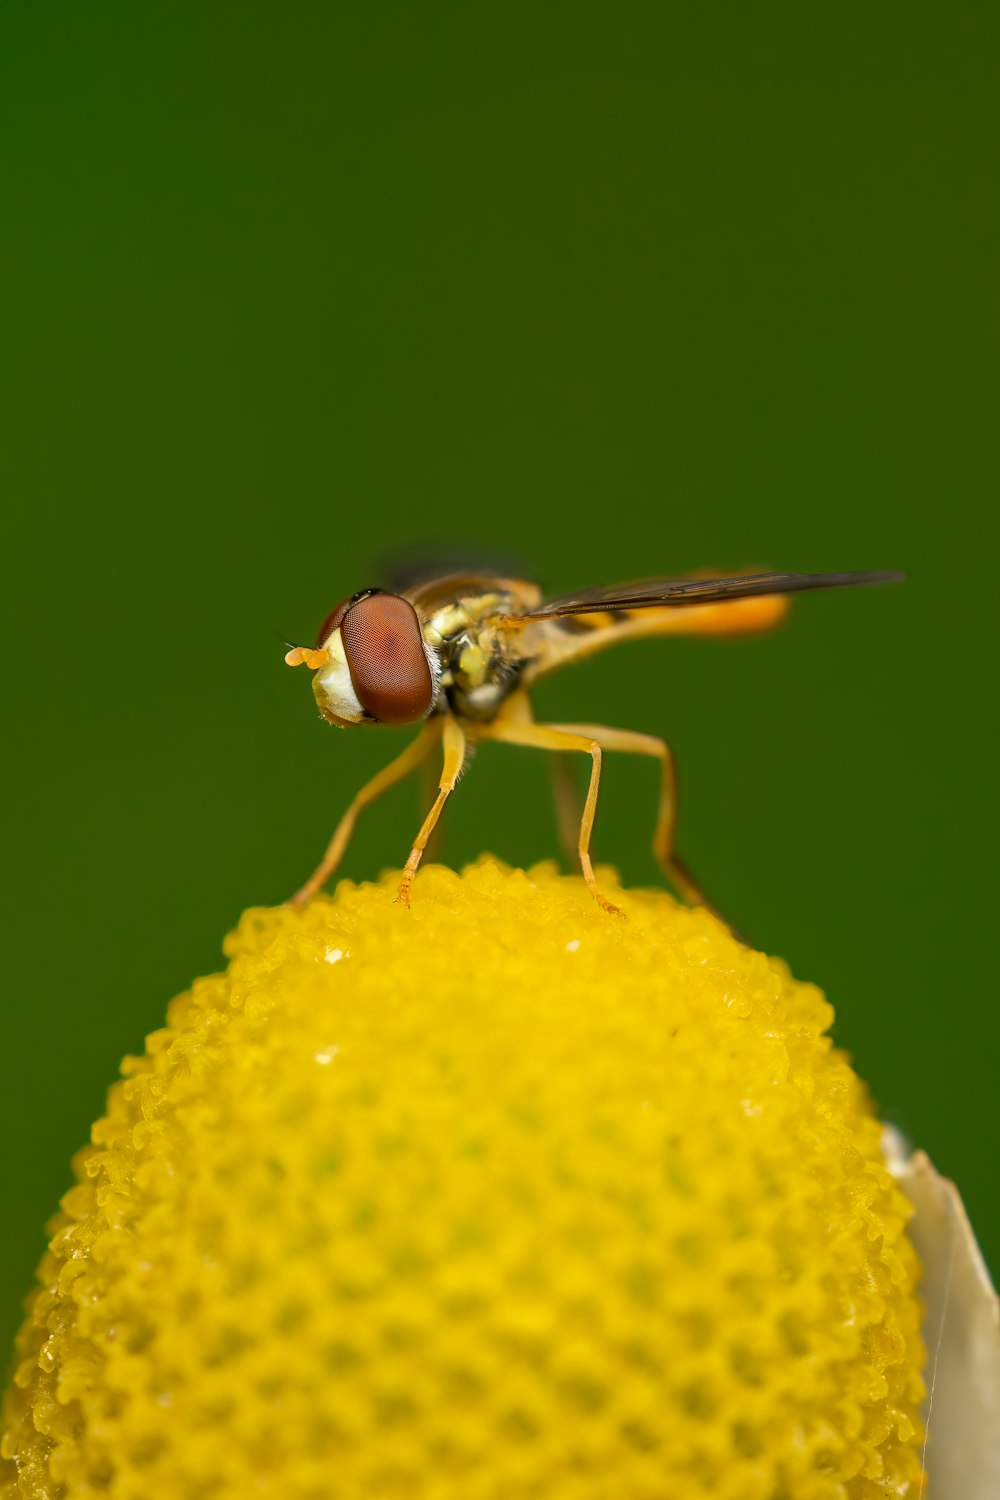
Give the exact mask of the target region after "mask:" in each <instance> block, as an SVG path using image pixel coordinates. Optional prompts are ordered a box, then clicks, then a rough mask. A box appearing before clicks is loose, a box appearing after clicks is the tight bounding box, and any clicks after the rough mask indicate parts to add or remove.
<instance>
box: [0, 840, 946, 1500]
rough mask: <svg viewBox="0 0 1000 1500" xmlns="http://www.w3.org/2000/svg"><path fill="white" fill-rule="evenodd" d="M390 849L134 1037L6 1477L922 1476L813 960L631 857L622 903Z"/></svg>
mask: <svg viewBox="0 0 1000 1500" xmlns="http://www.w3.org/2000/svg"><path fill="white" fill-rule="evenodd" d="M398 878H399V877H398V875H396V876H386V877H385V879H384V880H383V882H382V883H381V884H380V885H375V886H373V885H368V886H361V887H354V886H350V885H342V886H341V887H340V889H339V892H338V894H337V897H336V899H335V900H327V899H320V900H317V901H316V902H314V903H313V904H312V905H311V906H310V907H308V908H307V909H306V910H305V911H304V912H298V911H292V910H290V909H284V908H282V909H278V910H273V911H272V910H262V911H252V912H248V913H247V914H246V916H245V917H244V918H243V921H242V923H241V924H240V927H239V930H238V931H237V932H236V934H235V935H234V936H233V937H232V938H231V939H230V940H229V943H228V946H227V951H228V954H229V958H230V964H229V968H228V971H227V972H226V973H225V974H220V975H216V976H213V977H211V978H209V979H203V980H199V981H198V982H197V983H196V984H195V985H194V987H193V989H192V990H191V991H190V992H189V993H188V994H186V995H182V996H180V997H179V998H178V999H176V1000H175V1001H174V1002H173V1003H172V1005H171V1007H170V1012H169V1017H168V1026H167V1028H166V1029H164V1030H163V1031H159V1032H156V1033H154V1034H153V1035H152V1036H151V1037H150V1038H149V1042H148V1046H147V1050H146V1054H145V1056H143V1057H141V1058H131V1059H129V1060H128V1061H127V1063H126V1065H125V1075H126V1076H125V1080H124V1081H123V1082H120V1083H118V1084H116V1085H115V1087H114V1088H113V1089H112V1091H111V1095H110V1100H109V1105H108V1113H107V1116H106V1117H105V1118H104V1119H103V1120H101V1121H100V1122H99V1123H98V1124H97V1125H96V1126H95V1127H94V1131H93V1145H92V1146H91V1147H89V1148H88V1149H87V1150H85V1151H84V1152H83V1153H81V1155H80V1156H79V1158H78V1161H77V1176H78V1181H79V1185H78V1186H76V1187H74V1188H73V1189H72V1190H71V1191H70V1192H69V1193H67V1195H66V1197H65V1199H64V1200H63V1213H62V1215H61V1217H60V1219H59V1220H58V1221H57V1225H56V1227H55V1237H54V1239H53V1241H52V1245H51V1249H50V1251H49V1253H48V1255H47V1257H46V1259H45V1261H44V1263H43V1266H42V1270H41V1282H42V1286H41V1288H40V1290H39V1291H38V1292H37V1293H36V1296H35V1300H34V1303H33V1306H32V1308H31V1311H30V1314H29V1318H28V1321H27V1323H26V1325H25V1327H24V1330H23V1332H22V1334H21V1340H20V1358H21V1363H20V1366H19V1369H18V1372H17V1376H16V1381H15V1386H14V1388H13V1390H12V1393H11V1396H10V1398H9V1403H8V1412H7V1422H6V1429H5V1436H4V1440H3V1454H4V1455H5V1457H6V1459H7V1460H8V1461H7V1462H6V1463H4V1464H3V1465H2V1469H3V1472H4V1480H3V1481H0V1493H2V1494H4V1495H7V1496H15V1495H16V1496H32V1497H42V1496H44V1497H48V1500H55V1497H61V1496H66V1497H70V1496H72V1497H83V1496H88V1497H91V1496H98V1495H100V1496H110V1497H112V1500H249V1497H251V1496H262V1497H268V1496H274V1497H281V1500H397V1497H398V1500H618V1497H621V1500H695V1497H701V1496H706V1497H707V1496H711V1497H713V1500H834V1497H838V1500H844V1497H851V1500H862V1497H864V1500H875V1497H878V1500H885V1497H886V1496H892V1495H903V1494H906V1493H909V1494H910V1495H911V1496H912V1495H913V1494H915V1493H916V1485H917V1480H918V1476H919V1472H920V1460H919V1451H920V1431H919V1422H918V1418H917V1415H916V1409H917V1406H918V1404H919V1402H920V1400H921V1397H922V1393H923V1388H922V1383H921V1378H920V1369H921V1366H922V1363H923V1349H922V1346H921V1342H920V1337H919V1331H918V1329H919V1320H920V1309H919V1304H918V1301H917V1298H916V1296H915V1295H914V1283H915V1279H916V1275H917V1266H916V1259H915V1256H914V1253H913V1251H912V1249H911V1248H910V1244H909V1241H908V1239H907V1238H906V1236H905V1234H904V1225H905V1222H906V1219H907V1215H908V1208H907V1204H906V1202H905V1200H904V1198H903V1197H902V1194H901V1193H900V1191H899V1188H898V1187H897V1186H896V1184H895V1182H894V1180H893V1178H892V1177H891V1175H890V1173H889V1172H888V1170H887V1169H886V1166H885V1165H884V1163H883V1158H882V1153H881V1148H880V1128H879V1125H878V1122H877V1120H876V1119H875V1117H874V1115H873V1113H872V1109H871V1105H870V1103H869V1100H868V1098H867V1096H866V1093H865V1091H864V1089H863V1087H862V1085H861V1084H860V1083H859V1081H858V1079H857V1078H856V1077H855V1075H854V1073H853V1072H852V1070H851V1067H850V1065H849V1063H848V1060H847V1058H846V1057H845V1056H844V1055H843V1054H842V1053H840V1052H838V1051H837V1050H836V1049H835V1048H834V1047H833V1046H832V1045H831V1043H830V1040H829V1037H828V1036H827V1028H828V1027H829V1024H830V1021H831V1015H832V1013H831V1010H830V1007H829V1006H828V1005H827V1003H826V1002H825V1000H824V999H823V997H822V995H821V994H820V993H819V991H818V990H816V989H815V988H813V987H812V986H811V985H805V984H798V983H796V982H795V981H794V980H792V979H791V978H790V976H789V974H788V971H787V969H786V968H785V966H784V965H783V964H782V963H780V962H779V961H778V960H775V959H769V958H766V957H765V956H764V955H763V954H760V953H756V952H754V951H752V950H751V949H748V948H745V947H741V946H740V945H739V944H738V943H737V942H736V941H734V939H733V938H731V937H730V935H729V934H728V933H727V932H726V931H725V930H724V929H723V928H722V926H721V925H720V924H719V923H718V922H717V921H715V920H714V919H713V918H712V917H710V916H708V915H706V914H705V913H703V912H695V911H688V910H686V909H684V908H682V907H679V906H677V905H676V904H675V903H674V902H673V901H672V900H671V899H670V898H669V897H668V896H666V895H663V894H660V893H653V892H636V891H631V892H625V893H622V892H620V891H616V890H614V889H610V887H611V886H613V884H614V882H613V878H612V877H611V876H610V874H605V877H604V878H605V881H606V883H607V885H608V886H609V893H610V894H611V896H612V899H613V900H615V901H616V902H619V901H620V902H621V904H622V905H623V906H624V908H625V910H626V912H627V915H628V920H627V921H625V922H622V921H618V920H615V919H612V918H609V917H607V916H606V915H605V914H604V913H602V912H601V911H600V910H599V909H598V908H597V907H596V906H595V904H594V902H593V901H592V900H591V897H590V895H589V894H588V892H587V890H586V889H585V887H584V886H583V884H582V882H581V881H580V880H577V879H569V878H566V877H562V876H559V875H557V874H555V873H554V871H553V870H552V869H551V868H549V867H540V868H538V869H536V870H534V871H531V872H530V873H528V874H524V873H522V872H519V871H510V870H506V869H503V868H501V867H499V866H498V865H497V864H496V863H495V862H493V861H491V860H488V859H484V860H482V861H480V863H479V864H477V865H475V866H473V867H472V868H470V869H469V870H467V871H466V872H465V874H464V875H463V876H461V877H460V876H458V875H455V874H453V873H451V872H450V871H447V870H445V869H442V868H437V867H435V868H431V869H429V870H428V871H426V873H424V874H423V875H422V876H421V877H420V878H419V880H418V882H417V887H416V892H415V899H414V904H413V907H412V909H411V910H409V911H405V910H403V909H402V908H401V907H399V906H395V905H393V903H392V901H391V893H392V892H393V891H394V890H395V887H396V884H397V883H398ZM908 1487H909V1488H908Z"/></svg>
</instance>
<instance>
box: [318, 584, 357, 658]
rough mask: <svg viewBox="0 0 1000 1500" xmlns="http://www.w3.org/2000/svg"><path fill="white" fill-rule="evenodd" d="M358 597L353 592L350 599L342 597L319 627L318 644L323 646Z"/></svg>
mask: <svg viewBox="0 0 1000 1500" xmlns="http://www.w3.org/2000/svg"><path fill="white" fill-rule="evenodd" d="M358 597H359V596H358V595H357V594H352V595H351V597H350V598H349V599H341V601H340V603H339V604H338V605H337V607H336V608H335V609H331V611H330V613H329V614H328V615H327V617H326V619H325V620H324V621H323V623H322V625H321V626H320V627H319V630H318V631H317V632H316V645H317V646H322V644H323V642H324V641H325V640H326V638H327V636H328V635H331V634H332V633H333V631H335V630H336V628H337V626H338V625H339V624H340V622H341V620H342V619H343V618H344V616H345V615H346V613H347V611H348V610H349V609H350V607H351V605H352V604H353V603H354V601H355V599H357V598H358Z"/></svg>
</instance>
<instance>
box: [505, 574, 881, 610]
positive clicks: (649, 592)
mask: <svg viewBox="0 0 1000 1500" xmlns="http://www.w3.org/2000/svg"><path fill="white" fill-rule="evenodd" d="M905 576H906V575H905V574H903V573H894V572H883V573H746V574H743V575H741V576H740V577H733V578H647V579H643V580H642V581H641V582H639V583H622V584H618V585H616V586H612V587H610V588H595V589H584V590H583V591H582V592H580V593H578V594H563V595H562V596H561V597H560V598H558V599H548V600H546V602H545V603H544V604H540V605H538V607H537V608H536V609H531V610H528V611H526V612H525V613H523V614H519V615H517V616H513V617H510V618H515V619H517V620H518V621H527V620H552V619H557V618H559V617H561V616H564V615H589V614H596V613H600V612H601V611H606V610H629V609H663V608H676V609H683V608H684V607H685V606H690V605H694V604H722V603H725V602H726V601H728V600H730V599H750V598H752V597H753V596H754V595H761V594H797V593H802V592H804V591H805V590H807V589H842V588H855V587H857V586H858V585H861V584H869V583H896V582H898V581H899V580H900V579H902V578H904V577H905Z"/></svg>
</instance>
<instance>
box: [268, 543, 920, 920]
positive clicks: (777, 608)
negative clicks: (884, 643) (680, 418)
mask: <svg viewBox="0 0 1000 1500" xmlns="http://www.w3.org/2000/svg"><path fill="white" fill-rule="evenodd" d="M900 577H902V575H901V574H899V573H756V574H745V575H741V576H737V577H721V578H720V577H716V578H709V577H705V578H702V577H693V578H685V579H663V578H659V579H651V580H647V581H644V582H641V583H633V584H624V585H621V586H619V587H617V588H608V589H590V590H587V591H585V592H583V593H580V594H576V595H566V596H564V597H561V598H557V599H551V600H549V601H547V602H544V603H543V602H542V596H541V590H540V589H539V588H538V587H537V585H535V584H533V583H529V582H525V581H524V580H520V579H510V578H499V577H493V576H492V575H488V574H451V575H448V576H447V577H442V578H436V579H433V580H430V581H428V582H424V583H420V584H417V585H415V586H414V587H413V588H410V589H408V590H407V591H406V592H404V593H401V594H393V593H386V592H383V591H382V590H380V589H365V590H364V591H362V592H361V593H359V594H354V595H352V596H351V597H350V598H349V599H345V600H344V601H343V602H342V603H341V604H339V605H338V606H337V607H336V609H334V610H332V611H331V612H330V614H329V615H328V616H327V617H326V619H325V620H324V622H323V625H322V626H321V628H320V632H319V636H318V639H317V645H316V647H315V648H314V649H309V648H307V647H302V646H293V647H291V648H290V650H289V651H288V653H287V655H286V657H285V660H286V662H287V663H288V664H289V666H298V665H300V664H303V663H304V664H305V665H306V666H308V667H310V668H311V669H312V671H313V673H314V677H313V692H314V694H315V697H316V702H317V704H318V705H319V709H320V712H321V714H322V715H323V717H324V718H325V719H326V720H327V721H328V722H329V723H331V724H334V725H336V726H338V727H339V728H346V727H347V726H348V725H351V724H389V725H403V724H415V723H420V724H421V725H422V728H421V730H420V732H419V734H418V735H417V737H416V739H415V740H413V741H412V742H411V743H410V744H409V745H408V746H407V748H406V749H405V750H404V751H403V752H402V754H401V755H399V756H398V757H397V758H396V759H395V760H394V761H392V762H390V764H389V765H388V766H386V767H385V768H384V769H383V770H382V771H380V772H379V773H378V775H376V776H375V777H373V778H372V780H371V781H370V782H368V783H367V785H365V786H364V787H362V789H361V790H360V791H359V792H358V794H357V795H356V797H355V798H354V800H353V802H351V804H350V806H349V807H348V809H347V811H346V812H345V813H344V815H343V817H342V818H341V820H340V823H339V824H338V826H337V829H336V831H335V832H334V835H333V838H332V839H331V841H330V844H329V847H328V848H327V851H326V854H325V855H324V857H323V859H322V861H321V862H320V864H319V866H318V867H317V869H316V870H315V871H314V873H313V874H312V875H311V876H310V877H309V879H308V880H307V881H306V883H305V885H304V886H303V887H302V888H301V890H299V891H298V892H297V893H296V895H295V896H294V897H293V898H292V899H293V902H294V903H296V904H300V903H303V902H305V901H308V900H309V899H310V897H311V896H313V895H315V894H316V892H317V891H318V890H319V889H320V888H321V887H322V886H323V885H324V884H325V883H326V881H327V880H328V879H329V878H330V876H331V875H332V874H333V872H334V870H335V869H336V868H337V865H338V864H339V863H340V860H341V859H342V857H343V854H344V850H345V849H346V848H347V844H348V841H349V839H350V837H351V834H352V832H353V830H354V825H355V823H356V822H357V818H358V815H359V813H360V812H361V811H362V809H363V808H365V807H367V806H368V805H369V804H370V803H371V802H373V801H375V799H376V798H377V797H378V796H380V795H381V793H382V792H384V791H385V790H386V789H387V788H388V787H390V786H393V785H394V784H395V783H396V782H397V781H400V780H401V779H402V778H403V777H404V776H406V775H408V774H409V772H410V771H412V770H414V769H415V768H416V767H417V766H418V765H420V764H421V762H423V761H424V760H425V759H426V758H427V757H428V756H429V755H430V753H431V752H432V750H434V749H435V748H436V747H439V748H440V749H441V751H442V755H443V768H442V771H441V776H440V780H439V783H438V793H437V797H436V799H435V801H434V804H433V806H432V807H431V809H430V812H429V813H428V814H427V817H426V818H425V819H424V822H423V825H422V827H421V829H420V831H419V833H418V834H417V837H416V840H415V841H414V844H413V848H412V850H411V852H410V856H409V858H408V860H407V862H406V865H405V868H404V871H403V878H402V881H401V883H400V888H399V896H398V900H399V901H401V902H402V903H403V904H404V905H409V901H410V890H411V887H412V884H413V877H414V875H415V874H416V871H417V867H418V865H419V863H420V859H421V856H422V854H423V851H424V849H425V848H426V846H427V841H428V839H429V838H430V836H431V833H432V832H433V830H434V827H435V824H436V823H437V821H438V818H439V817H440V815H441V812H442V810H443V808H444V805H445V803H446V802H447V800H448V797H449V796H450V795H451V793H452V792H453V791H454V789H455V785H456V783H457V781H458V778H459V775H460V774H461V771H462V766H463V764H464V762H465V758H466V754H467V752H468V749H469V747H470V746H471V745H475V744H478V743H482V742H483V741H485V740H496V741H500V742H502V743H505V744H513V745H528V746H534V747H536V748H538V749H542V750H552V751H560V752H561V751H576V752H581V753H584V754H587V755H589V756H590V758H591V773H590V784H589V788H588V791H587V798H586V802H585V805H584V809H583V814H582V817H581V818H580V821H579V833H578V838H577V850H578V853H579V857H580V864H581V867H582V870H583V874H584V878H585V879H586V881H587V884H588V885H589V887H590V889H591V891H592V893H593V895H594V897H595V898H596V900H597V901H598V902H599V903H600V905H601V906H602V907H604V909H605V910H606V911H610V912H616V911H617V908H616V907H614V906H612V905H611V903H610V902H609V901H607V900H606V899H605V897H604V896H603V895H602V894H601V892H600V890H599V888H598V885H597V881H596V880H595V878H594V871H593V867H592V865H591V860H590V836H591V831H592V828H593V823H594V814H595V812H596V808H597V792H598V786H599V783H600V776H601V762H602V753H603V751H604V750H622V751H626V752H630V753H632V754H635V755H646V756H652V757H653V758H655V759H657V760H658V761H659V762H660V766H661V786H660V802H659V811H658V815H657V821H656V829H655V832H654V835H653V852H654V854H655V855H656V857H657V859H658V861H659V863H660V865H661V866H662V868H663V870H664V871H665V873H666V874H667V876H668V878H669V879H670V880H671V882H672V883H673V884H674V886H675V887H676V888H677V889H678V891H679V893H680V894H681V895H682V896H683V897H684V898H685V899H686V900H688V901H690V902H692V903H693V904H700V905H705V904H707V903H706V902H705V898H704V896H703V895H702V893H701V891H700V890H699V888H698V886H697V885H696V883H695V882H694V880H693V879H692V877H691V876H690V874H689V873H688V871H687V870H686V869H685V867H684V866H683V864H682V863H681V862H680V860H679V859H678V857H677V855H676V853H675V852H674V847H673V842H674V825H675V822H676V797H675V778H674V767H673V758H672V756H671V753H670V748H669V746H668V745H667V744H666V742H665V741H664V740H661V739H657V738H655V737H654V736H652V735H647V734H638V733H634V732H632V731H630V730H623V729H609V728H607V727H605V726H603V725H599V724H537V723H536V722H535V721H534V718H533V716H532V712H531V703H530V698H529V696H528V690H529V689H530V688H531V686H532V684H533V683H535V682H537V681H538V679H539V678H541V677H544V676H546V675H548V674H549V673H550V672H553V671H556V670H557V669H558V668H559V667H563V666H568V665H569V664H570V663H572V662H575V661H579V660H581V659H582V658H583V657H585V656H590V655H592V654H593V653H594V652H596V651H600V650H603V649H604V648H605V647H607V646H613V645H617V644H619V643H620V642H623V641H626V640H635V639H638V638H639V637H642V636H652V635H743V634H747V633H750V632H753V631H759V630H767V629H769V628H770V627H771V626H773V625H776V624H777V623H778V622H779V621H780V620H781V619H782V618H783V616H784V614H785V612H786V610H787V607H788V601H787V598H786V597H785V596H787V595H788V594H791V593H797V592H800V591H803V590H806V589H820V588H838V587H846V586H849V585H855V584H867V583H886V582H890V581H892V580H895V579H898V578H900Z"/></svg>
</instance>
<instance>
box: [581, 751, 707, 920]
mask: <svg viewBox="0 0 1000 1500" xmlns="http://www.w3.org/2000/svg"><path fill="white" fill-rule="evenodd" d="M554 727H557V728H559V729H561V730H564V731H565V732H566V733H567V734H578V735H584V736H586V737H587V738H589V739H593V740H596V741H597V743H598V744H599V745H603V747H604V749H605V750H621V751H624V752H625V753H626V754H629V755H648V756H651V757H652V758H653V759H654V760H658V761H659V762H660V767H661V775H660V801H659V806H658V808H657V813H656V827H655V829H654V830H653V855H654V857H655V859H656V861H657V863H658V864H659V866H660V868H661V869H662V871H663V873H664V874H665V875H666V877H667V879H668V880H669V881H670V883H671V885H672V886H673V887H674V889H675V890H676V891H677V894H678V895H679V896H681V897H682V899H683V900H685V901H686V902H687V903H688V905H689V906H704V907H705V908H706V909H707V910H708V911H710V912H712V913H713V915H715V916H717V917H719V919H720V921H725V918H724V917H722V916H721V914H720V913H719V912H718V911H717V910H716V908H715V906H714V905H713V904H712V902H711V901H709V899H708V897H707V896H706V895H705V893H704V891H702V889H701V887H700V886H699V885H698V882H697V881H696V880H695V878H694V876H693V875H692V874H691V872H690V870H688V868H687V866H686V865H685V864H684V863H683V861H682V860H681V859H679V858H678V856H677V855H676V854H675V853H674V833H675V830H676V826H677V772H676V769H675V767H674V757H673V752H672V751H671V749H670V746H669V745H668V744H667V742H666V740H661V739H658V738H657V736H656V735H652V734H638V733H636V732H635V731H633V730H630V729H609V728H607V727H606V726H605V725H603V724H559V725H557V726H554ZM727 925H728V924H727Z"/></svg>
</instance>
